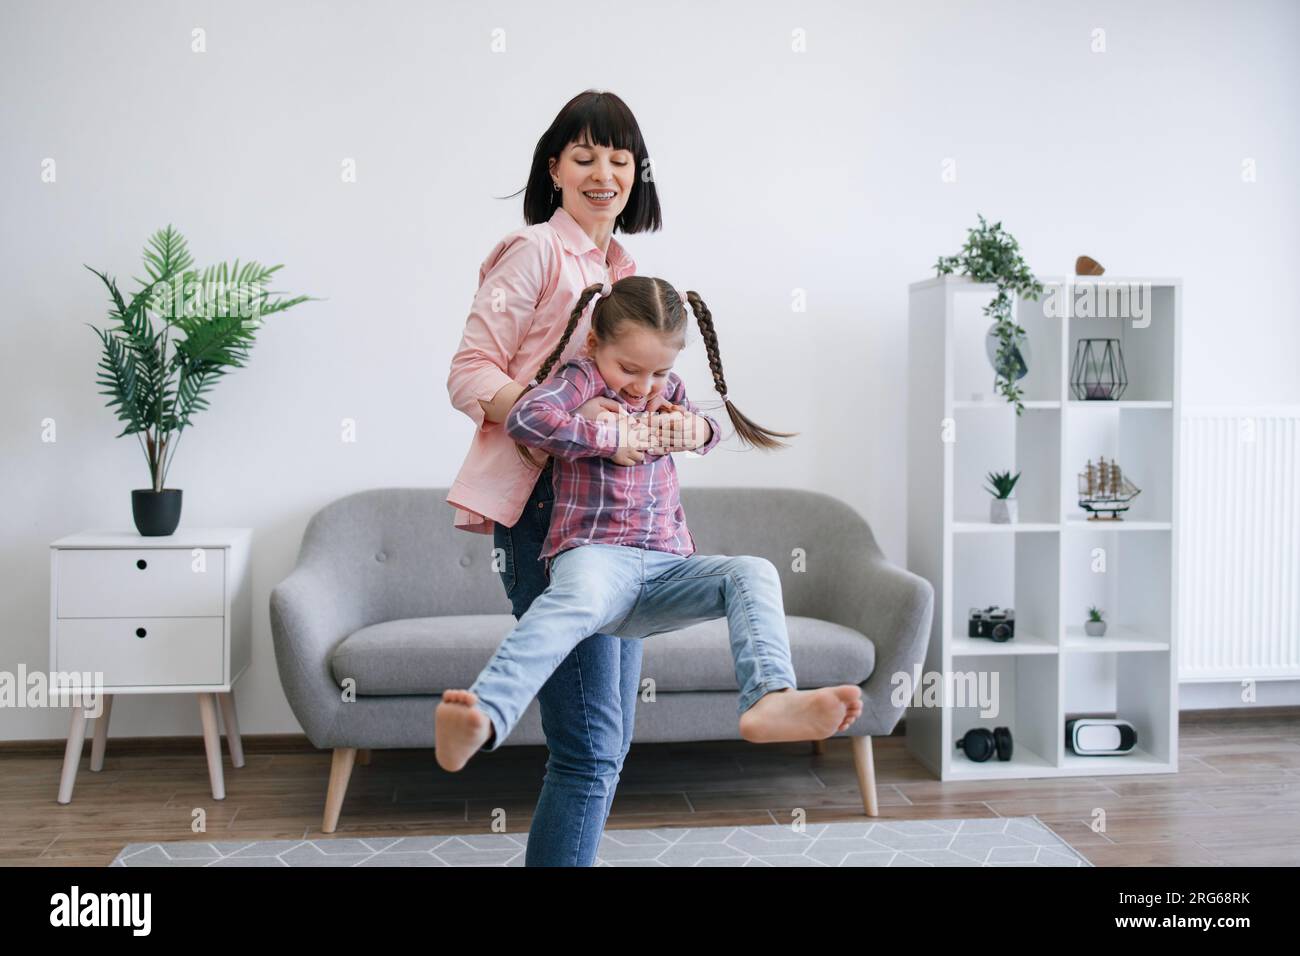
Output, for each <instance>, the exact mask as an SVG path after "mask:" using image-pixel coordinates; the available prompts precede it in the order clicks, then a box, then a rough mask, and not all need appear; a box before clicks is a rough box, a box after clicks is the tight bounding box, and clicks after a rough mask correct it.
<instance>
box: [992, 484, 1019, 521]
mask: <svg viewBox="0 0 1300 956" xmlns="http://www.w3.org/2000/svg"><path fill="white" fill-rule="evenodd" d="M986 477H987V478H988V481H989V484H990V485H992V487H991V488H989V489H988V492H989V493H990V494H991V495H993V500H992V501H990V502H989V520H990V521H991V522H993V523H994V524H1012V523H1013V522H1014V521H1015V520H1016V515H1017V507H1016V499H1015V498H1013V497H1011V493H1012V491H1013V490H1014V489H1015V487H1016V482H1017V481H1019V480H1020V472H1016V473H1015V475H1012V474H1011V472H1009V471H991V472H989V473H988V475H987V476H986Z"/></svg>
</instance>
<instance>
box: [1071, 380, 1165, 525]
mask: <svg viewBox="0 0 1300 956" xmlns="http://www.w3.org/2000/svg"><path fill="white" fill-rule="evenodd" d="M1084 405H1094V406H1097V405H1106V406H1108V407H1105V408H1098V407H1094V408H1088V409H1087V410H1084V409H1082V408H1076V406H1084ZM1066 417H1067V419H1068V420H1067V422H1066V439H1065V451H1066V454H1065V467H1066V472H1067V473H1066V475H1065V476H1064V478H1065V480H1064V481H1063V482H1062V487H1061V507H1062V513H1063V514H1064V515H1065V520H1066V522H1067V523H1069V522H1080V521H1082V522H1088V523H1090V524H1093V525H1096V524H1098V523H1099V522H1097V521H1091V522H1089V519H1088V512H1086V511H1084V510H1083V509H1082V508H1080V507H1079V494H1078V484H1079V482H1078V474H1079V473H1080V472H1082V471H1083V469H1084V468H1085V467H1086V466H1087V464H1088V462H1089V461H1091V462H1092V463H1093V464H1094V465H1096V464H1097V463H1098V461H1099V459H1100V458H1102V457H1105V459H1106V460H1107V461H1108V462H1110V461H1118V462H1119V464H1120V467H1121V468H1122V469H1123V471H1124V474H1125V475H1127V476H1128V478H1129V480H1131V481H1132V482H1133V483H1134V484H1136V485H1137V486H1138V487H1139V488H1140V489H1141V493H1140V494H1138V495H1137V496H1136V497H1135V498H1133V499H1132V500H1131V501H1130V502H1129V509H1128V510H1127V511H1125V512H1123V515H1124V517H1123V519H1121V520H1120V521H1117V522H1115V523H1116V525H1121V524H1129V523H1131V522H1143V521H1146V522H1158V523H1161V524H1163V525H1164V526H1165V527H1168V526H1169V522H1170V520H1171V518H1172V515H1173V491H1174V488H1173V442H1174V415H1173V409H1172V408H1170V407H1169V406H1167V405H1163V406H1160V407H1154V406H1146V405H1132V404H1125V403H1118V404H1117V403H1114V402H1105V403H1102V402H1077V403H1071V404H1070V406H1069V412H1068V414H1067V416H1066ZM1107 520H1109V519H1107Z"/></svg>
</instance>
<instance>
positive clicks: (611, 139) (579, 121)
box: [505, 90, 663, 233]
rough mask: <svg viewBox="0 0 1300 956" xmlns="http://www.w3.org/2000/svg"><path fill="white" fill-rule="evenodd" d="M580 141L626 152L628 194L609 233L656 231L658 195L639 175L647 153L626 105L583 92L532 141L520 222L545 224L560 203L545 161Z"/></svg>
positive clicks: (609, 95)
mask: <svg viewBox="0 0 1300 956" xmlns="http://www.w3.org/2000/svg"><path fill="white" fill-rule="evenodd" d="M584 140H585V141H586V142H589V143H591V144H593V145H600V146H608V147H610V148H611V149H626V150H628V151H629V152H630V153H631V154H632V160H633V165H634V166H635V167H636V175H635V176H634V178H633V180H632V193H631V195H630V196H628V197H627V205H626V206H624V207H623V211H622V212H620V213H619V214H618V218H617V219H615V220H614V231H615V232H619V231H622V232H629V233H630V232H649V231H654V230H657V229H661V228H662V227H663V217H662V216H661V215H660V212H659V193H658V191H657V190H656V189H655V183H654V177H649V178H646V177H645V176H644V172H643V171H644V170H646V169H647V168H648V167H647V161H648V160H649V158H650V154H649V152H648V151H647V150H646V145H645V140H644V139H643V138H642V136H641V127H640V126H638V125H637V121H636V117H635V116H633V115H632V111H631V110H630V109H628V107H627V104H626V103H624V102H623V101H622V100H621V99H619V98H618V97H617V96H615V95H614V94H613V93H608V92H605V91H602V90H584V91H583V92H581V93H579V94H578V95H577V96H575V97H574V98H573V99H571V100H569V102H567V103H565V104H564V108H563V109H561V110H560V112H559V113H558V114H557V115H556V117H555V119H554V120H552V121H551V125H550V126H549V127H547V129H546V132H545V133H543V134H542V137H541V139H539V140H538V141H537V147H536V149H534V150H533V164H532V167H531V168H530V169H529V171H528V185H527V186H525V187H524V189H523V193H524V222H526V223H527V224H528V225H530V226H535V225H537V223H539V222H548V221H549V220H550V218H551V215H552V213H554V212H555V210H556V207H557V206H559V205H560V203H561V201H562V199H563V196H562V194H561V192H560V191H557V190H556V189H555V188H554V185H553V183H552V181H551V172H550V160H551V159H559V157H560V155H561V154H562V153H563V152H564V150H565V148H566V147H567V146H568V145H569V144H570V143H572V142H575V141H579V142H581V141H584ZM518 195H519V193H518V192H515V193H511V196H518ZM505 198H510V197H509V196H508V197H505Z"/></svg>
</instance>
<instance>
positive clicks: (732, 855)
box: [109, 816, 1092, 866]
mask: <svg viewBox="0 0 1300 956" xmlns="http://www.w3.org/2000/svg"><path fill="white" fill-rule="evenodd" d="M527 845H528V834H527V833H478V834H464V835H460V836H417V837H351V838H348V837H343V838H339V839H330V838H322V839H316V840H243V841H227V842H198V841H182V842H177V843H131V844H128V845H127V846H125V847H123V848H122V851H121V852H120V853H119V854H118V855H117V857H116V859H114V860H113V862H112V863H111V864H109V865H110V866H523V865H524V848H525V847H526V846H527ZM596 856H597V861H596V865H597V866H1092V864H1091V863H1089V862H1088V861H1087V860H1086V859H1084V858H1083V857H1082V856H1080V855H1079V854H1078V853H1077V852H1076V851H1075V850H1074V849H1073V848H1072V847H1071V846H1069V844H1067V843H1065V842H1064V841H1063V840H1062V839H1061V838H1060V837H1058V836H1057V835H1056V834H1055V833H1053V832H1052V831H1051V830H1050V829H1048V828H1047V827H1046V826H1044V825H1043V823H1042V821H1040V820H1039V819H1038V818H1037V817H1032V816H1030V817H995V818H992V819H989V818H984V819H976V820H898V821H894V822H869V823H857V822H846V823H810V824H807V825H806V826H805V827H804V829H803V830H795V829H794V828H793V827H791V826H789V825H782V824H778V823H773V824H769V825H765V826H752V827H658V828H654V829H646V830H635V829H633V830H606V831H605V833H604V834H603V835H602V837H601V840H600V848H599V849H598V850H597V853H596Z"/></svg>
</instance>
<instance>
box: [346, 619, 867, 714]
mask: <svg viewBox="0 0 1300 956" xmlns="http://www.w3.org/2000/svg"><path fill="white" fill-rule="evenodd" d="M514 625H515V619H514V617H513V616H512V615H510V614H464V615H447V616H442V617H413V618H405V619H402V620H396V621H385V622H383V623H381V624H372V625H370V626H369V627H363V628H361V629H360V630H358V631H355V632H354V633H352V634H351V635H350V636H349V637H347V638H345V639H344V640H343V641H341V642H340V643H339V645H338V647H336V648H335V649H334V653H333V655H332V657H331V659H330V667H331V671H332V673H333V675H334V679H335V680H336V681H337V682H338V683H339V685H340V686H342V684H343V681H344V680H345V679H347V678H352V679H353V680H355V681H356V684H355V689H356V693H357V694H358V695H372V696H374V695H392V694H441V693H442V692H443V691H444V690H446V689H448V688H467V687H469V686H470V685H471V684H472V683H474V680H475V678H477V677H478V675H479V672H480V671H481V670H482V669H483V668H484V666H486V664H487V662H488V660H489V659H490V658H491V656H492V653H493V652H494V651H495V650H496V648H497V645H498V644H500V643H501V641H502V639H503V638H504V637H505V636H506V635H507V634H509V633H510V629H511V628H512V627H514ZM786 627H787V630H788V631H789V635H790V658H791V662H792V663H793V664H794V670H795V674H796V675H798V680H799V686H800V687H801V688H812V687H827V686H830V685H832V684H861V683H863V682H864V681H865V680H866V679H867V678H868V677H870V676H871V672H872V669H873V668H874V667H875V662H876V649H875V647H874V645H872V643H871V641H870V640H868V639H867V638H866V637H865V636H864V635H863V634H861V633H860V632H858V631H855V630H853V629H852V628H848V627H843V626H841V625H839V624H832V623H830V622H829V621H821V620H818V619H817V618H812V617H800V616H797V615H793V614H788V615H786ZM644 641H645V652H644V656H643V657H642V660H641V680H642V681H643V682H644V681H645V680H646V679H653V680H654V687H655V693H656V694H658V693H673V692H681V691H725V690H736V689H737V687H736V675H735V667H734V665H733V663H732V660H731V650H730V645H729V643H728V639H727V621H726V618H718V619H717V620H714V621H705V622H704V623H702V624H694V625H691V626H690V627H686V628H682V629H680V630H677V631H670V632H669V633H666V634H655V635H653V636H652V637H648V638H644Z"/></svg>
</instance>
